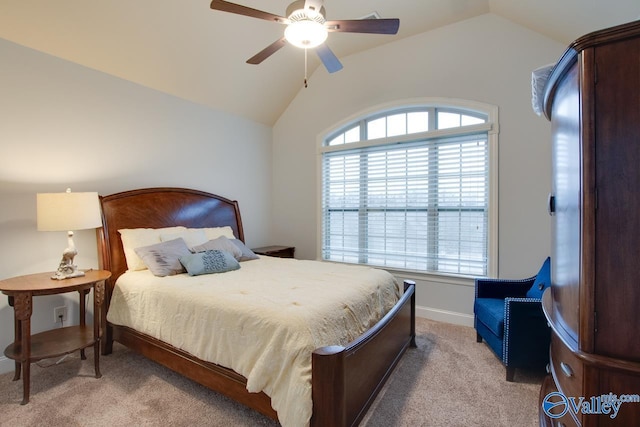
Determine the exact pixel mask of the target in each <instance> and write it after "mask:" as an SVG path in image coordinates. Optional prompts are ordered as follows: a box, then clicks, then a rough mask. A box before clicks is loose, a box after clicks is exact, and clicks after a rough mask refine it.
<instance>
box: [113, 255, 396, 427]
mask: <svg viewBox="0 0 640 427" xmlns="http://www.w3.org/2000/svg"><path fill="white" fill-rule="evenodd" d="M401 293H402V292H401V289H400V286H399V284H398V283H397V282H396V281H395V279H394V278H393V276H392V275H391V274H389V273H387V272H386V271H383V270H378V269H373V268H369V267H362V266H351V265H341V264H333V263H324V262H317V261H301V260H295V259H282V258H272V257H264V256H263V257H261V258H260V259H258V260H253V261H247V262H243V263H241V268H240V269H239V270H236V271H232V272H227V273H222V274H210V275H203V276H195V277H190V276H188V275H186V274H180V275H177V276H168V277H162V278H161V277H155V276H153V275H152V274H151V272H150V271H149V270H143V271H133V272H127V273H125V274H123V275H122V276H121V277H120V278H119V279H118V281H117V285H116V288H115V290H114V293H113V296H112V300H111V305H110V308H109V312H108V315H107V319H108V320H109V322H111V323H114V324H118V325H124V326H128V327H131V328H133V329H135V330H137V331H140V332H143V333H145V334H148V335H151V336H153V337H156V338H158V339H160V340H162V341H164V342H167V343H169V344H172V345H173V346H175V347H178V348H180V349H183V350H185V351H187V352H189V353H191V354H193V355H195V356H196V357H198V358H200V359H203V360H207V361H210V362H214V363H217V364H219V365H222V366H225V367H228V368H231V369H233V370H234V371H236V372H238V373H240V374H242V375H243V376H244V377H246V378H247V389H248V391H250V392H260V391H264V392H265V393H266V394H267V395H268V396H270V397H271V403H272V406H273V408H274V409H275V410H276V411H277V413H278V419H279V421H280V423H281V424H282V425H283V426H284V427H300V426H306V425H308V424H309V420H310V418H311V413H312V402H311V353H312V352H313V350H315V349H316V348H319V347H323V346H327V345H346V344H347V343H349V342H350V341H352V340H353V339H355V338H356V337H357V336H359V335H360V334H362V333H363V332H364V331H365V330H367V329H369V328H370V327H371V326H372V325H374V324H375V323H376V322H377V321H378V320H379V319H381V318H382V317H383V316H384V314H385V313H386V312H387V311H388V310H389V309H390V308H391V307H393V305H394V304H395V303H396V302H397V300H398V299H399V297H400V295H401Z"/></svg>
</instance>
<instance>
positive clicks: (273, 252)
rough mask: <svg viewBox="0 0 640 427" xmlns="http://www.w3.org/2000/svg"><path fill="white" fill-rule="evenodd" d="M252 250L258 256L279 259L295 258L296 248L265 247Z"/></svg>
mask: <svg viewBox="0 0 640 427" xmlns="http://www.w3.org/2000/svg"><path fill="white" fill-rule="evenodd" d="M251 250H252V251H253V252H254V253H256V254H258V255H267V256H273V257H277V258H293V254H294V252H295V251H296V248H295V247H293V246H263V247H261V248H255V249H251Z"/></svg>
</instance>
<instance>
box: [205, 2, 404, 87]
mask: <svg viewBox="0 0 640 427" xmlns="http://www.w3.org/2000/svg"><path fill="white" fill-rule="evenodd" d="M323 3H324V0H296V1H294V2H293V3H291V4H290V5H289V6H288V7H287V10H286V17H284V16H279V15H274V14H272V13H268V12H263V11H261V10H257V9H253V8H250V7H247V6H242V5H239V4H235V3H230V2H228V1H224V0H213V1H212V2H211V9H214V10H221V11H224V12H231V13H236V14H238V15H245V16H250V17H253V18H258V19H264V20H267V21H273V22H277V23H278V24H284V25H286V26H287V28H286V29H285V31H284V37H282V38H280V39H278V40H276V41H275V42H273V43H271V44H270V45H269V46H267V47H266V48H264V49H263V50H261V51H260V52H258V53H257V54H256V55H254V56H252V57H251V58H249V59H248V60H247V63H249V64H260V63H261V62H262V61H264V60H265V59H267V58H268V57H270V56H271V55H273V54H274V53H276V52H277V51H278V50H280V49H281V48H282V47H284V46H285V45H286V44H287V43H289V44H293V45H294V46H297V47H301V48H305V53H306V49H311V48H315V49H316V53H317V54H318V57H319V58H320V60H321V61H322V63H323V64H324V66H325V68H326V69H327V71H329V72H330V73H335V72H336V71H339V70H341V69H342V64H341V63H340V61H339V60H338V58H337V57H336V56H335V54H334V53H333V52H332V51H331V49H329V47H328V46H327V45H326V43H325V40H326V39H327V33H328V32H343V33H370V34H396V33H397V32H398V27H399V26H400V20H399V19H396V18H394V19H352V20H338V21H327V20H326V19H325V8H324V5H323ZM305 83H306V78H305Z"/></svg>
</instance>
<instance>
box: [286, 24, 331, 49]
mask: <svg viewBox="0 0 640 427" xmlns="http://www.w3.org/2000/svg"><path fill="white" fill-rule="evenodd" d="M327 35H328V33H327V29H326V28H325V26H324V25H323V24H321V23H319V22H317V21H312V20H307V19H304V20H301V21H296V22H292V23H291V24H289V25H288V26H287V28H286V29H285V30H284V37H285V38H286V39H287V41H288V42H289V43H291V44H292V45H294V46H297V47H301V48H314V47H317V46H320V45H321V44H322V43H324V41H325V40H326V39H327Z"/></svg>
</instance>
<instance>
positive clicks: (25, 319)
mask: <svg viewBox="0 0 640 427" xmlns="http://www.w3.org/2000/svg"><path fill="white" fill-rule="evenodd" d="M31 300H32V298H31V294H30V293H22V294H19V295H16V296H15V298H14V308H13V309H14V313H15V319H16V323H18V322H19V323H20V331H19V334H20V346H21V348H22V355H21V356H20V363H21V365H22V403H21V404H22V405H26V404H27V403H29V390H30V383H31V312H32V306H31Z"/></svg>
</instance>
